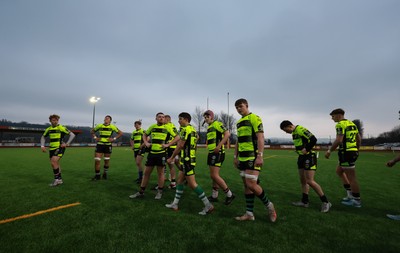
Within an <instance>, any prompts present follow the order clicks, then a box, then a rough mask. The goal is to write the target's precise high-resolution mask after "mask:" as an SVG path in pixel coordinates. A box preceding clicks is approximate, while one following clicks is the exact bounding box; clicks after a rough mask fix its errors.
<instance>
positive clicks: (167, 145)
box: [162, 135, 180, 148]
mask: <svg viewBox="0 0 400 253" xmlns="http://www.w3.org/2000/svg"><path fill="white" fill-rule="evenodd" d="M179 139H180V138H179V135H176V136H175V137H174V139H172V141H170V142H168V143H166V144H162V146H163V148H168V147H170V146H172V145H174V144H175V143H177V142H178V141H179Z"/></svg>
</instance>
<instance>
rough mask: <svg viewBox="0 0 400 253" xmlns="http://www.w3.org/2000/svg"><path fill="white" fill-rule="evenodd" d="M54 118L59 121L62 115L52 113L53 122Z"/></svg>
mask: <svg viewBox="0 0 400 253" xmlns="http://www.w3.org/2000/svg"><path fill="white" fill-rule="evenodd" d="M52 119H56V120H57V121H58V120H59V119H60V116H58V115H57V114H52V115H50V116H49V121H50V122H51V120H52Z"/></svg>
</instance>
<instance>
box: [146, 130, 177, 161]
mask: <svg viewBox="0 0 400 253" xmlns="http://www.w3.org/2000/svg"><path fill="white" fill-rule="evenodd" d="M145 133H146V135H147V136H150V142H151V148H150V153H151V154H161V153H164V152H165V149H164V148H163V147H162V145H163V144H166V143H168V140H169V139H170V137H171V136H172V137H173V138H175V136H176V133H175V132H174V130H173V129H172V128H171V127H170V126H168V125H165V124H163V125H157V124H154V125H151V126H150V127H149V128H148V129H147V130H146V131H145Z"/></svg>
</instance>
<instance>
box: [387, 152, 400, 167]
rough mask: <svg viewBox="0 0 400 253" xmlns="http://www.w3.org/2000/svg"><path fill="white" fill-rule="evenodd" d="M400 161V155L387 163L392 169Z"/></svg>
mask: <svg viewBox="0 0 400 253" xmlns="http://www.w3.org/2000/svg"><path fill="white" fill-rule="evenodd" d="M399 161H400V155H398V156H397V157H395V158H393V159H392V160H390V161H388V162H387V163H386V166H388V167H392V166H393V165H395V164H396V163H397V162H399Z"/></svg>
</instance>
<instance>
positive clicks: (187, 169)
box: [179, 163, 196, 176]
mask: <svg viewBox="0 0 400 253" xmlns="http://www.w3.org/2000/svg"><path fill="white" fill-rule="evenodd" d="M194 167H195V166H194V165H191V164H189V163H187V164H185V163H184V164H181V165H180V166H179V170H180V171H182V172H183V173H184V174H185V176H191V175H195V174H196V173H194Z"/></svg>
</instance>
